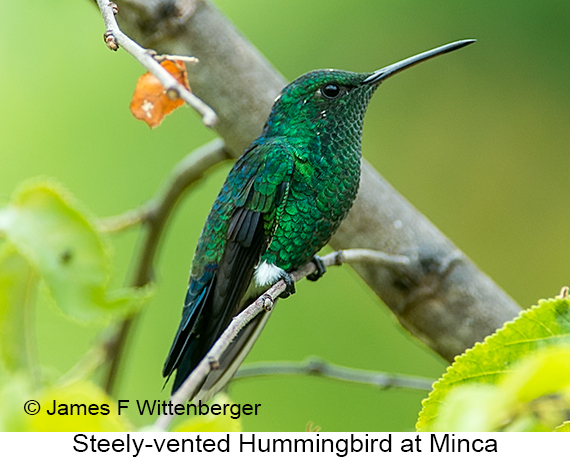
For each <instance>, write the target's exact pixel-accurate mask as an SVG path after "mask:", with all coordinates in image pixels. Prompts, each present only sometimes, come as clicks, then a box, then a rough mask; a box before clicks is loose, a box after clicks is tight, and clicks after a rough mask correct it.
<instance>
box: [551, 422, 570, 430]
mask: <svg viewBox="0 0 570 457" xmlns="http://www.w3.org/2000/svg"><path fill="white" fill-rule="evenodd" d="M554 431H555V432H570V421H566V422H564V423H562V424H560V425H559V426H558V427H556V428H555V429H554Z"/></svg>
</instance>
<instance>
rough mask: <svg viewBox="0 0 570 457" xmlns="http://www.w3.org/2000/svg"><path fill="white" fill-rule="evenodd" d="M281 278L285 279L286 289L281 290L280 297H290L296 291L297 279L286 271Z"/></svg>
mask: <svg viewBox="0 0 570 457" xmlns="http://www.w3.org/2000/svg"><path fill="white" fill-rule="evenodd" d="M281 279H282V280H283V281H285V291H283V292H281V295H279V297H280V298H288V297H290V296H291V295H293V294H294V293H295V292H296V289H295V281H293V278H291V275H290V274H289V273H284V274H283V275H282V276H281Z"/></svg>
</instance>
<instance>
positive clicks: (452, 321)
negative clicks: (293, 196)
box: [119, 0, 519, 360]
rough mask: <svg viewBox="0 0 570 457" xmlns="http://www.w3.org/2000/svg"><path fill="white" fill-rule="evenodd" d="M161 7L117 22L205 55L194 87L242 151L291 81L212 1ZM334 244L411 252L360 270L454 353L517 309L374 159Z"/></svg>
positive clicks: (132, 8) (149, 39)
mask: <svg viewBox="0 0 570 457" xmlns="http://www.w3.org/2000/svg"><path fill="white" fill-rule="evenodd" d="M190 3H191V4H192V8H191V10H189V9H188V7H187V6H188V4H190ZM163 6H164V5H163V2H162V0H123V1H122V2H121V14H120V15H119V20H120V21H122V22H121V23H122V25H123V27H124V28H125V29H127V28H128V30H129V31H130V33H131V34H132V35H133V36H137V37H138V39H139V41H140V42H143V43H147V44H152V46H154V47H155V48H157V49H159V50H160V52H167V53H177V54H188V55H194V56H196V57H198V58H199V60H200V63H199V64H197V65H195V66H193V68H192V72H191V73H190V74H189V79H190V84H191V86H192V88H193V90H194V91H195V93H196V94H198V95H199V96H200V97H201V98H202V99H203V100H205V101H207V103H208V104H209V105H210V106H212V107H213V108H214V109H215V110H216V113H217V114H218V117H219V122H218V124H217V125H216V130H217V132H218V133H219V134H220V136H221V137H222V138H223V139H224V140H225V142H226V144H227V145H228V147H229V148H231V150H232V154H233V155H234V156H238V155H239V154H241V152H242V151H243V150H244V148H245V147H246V146H247V145H248V144H249V143H250V142H251V141H252V140H253V139H254V138H255V136H256V135H258V134H259V133H260V131H261V128H262V126H263V123H264V121H265V119H266V117H267V114H268V113H269V109H270V107H271V104H272V102H273V99H274V98H275V96H276V95H277V94H278V92H279V91H280V90H281V88H282V87H283V86H284V84H285V81H284V79H283V78H282V77H281V76H280V74H279V73H278V72H277V71H276V70H275V69H274V68H272V67H271V65H270V64H269V63H268V62H267V61H266V60H265V59H264V58H263V56H261V54H260V53H259V52H258V51H257V50H256V49H255V48H254V47H253V46H252V45H251V44H250V43H249V42H248V41H247V40H246V39H245V38H244V37H243V36H242V35H241V34H240V33H239V32H238V31H237V30H236V29H235V28H234V27H233V25H232V24H231V23H230V22H229V21H228V20H227V19H226V18H225V17H224V16H223V15H222V13H220V11H218V10H217V9H216V8H215V7H214V6H213V5H212V4H211V3H209V2H208V1H206V0H195V1H192V2H188V1H186V0H178V1H173V2H171V6H172V8H171V11H172V14H171V15H170V16H167V17H165V15H164V14H160V13H163V12H164V8H163ZM228 82H231V84H229V83H228ZM381 90H382V89H381ZM365 153H366V151H365ZM369 153H370V152H369ZM331 244H332V246H333V247H334V248H335V249H346V248H351V247H359V248H367V249H372V250H376V251H382V252H387V253H390V254H394V255H405V256H406V257H408V258H409V259H410V263H409V264H408V265H406V266H402V267H401V268H399V269H393V268H379V267H378V266H377V265H375V266H371V265H369V264H362V265H356V266H355V270H356V271H357V272H358V273H359V274H360V275H361V276H362V277H363V278H364V280H365V281H366V282H367V283H368V285H369V286H370V287H371V288H372V289H373V290H374V291H375V292H376V294H377V295H378V296H379V297H380V298H381V299H382V300H383V301H384V303H386V305H388V306H389V307H390V309H391V310H392V311H393V312H394V314H395V315H396V316H397V318H398V319H399V321H400V322H401V323H402V325H403V326H404V327H405V328H407V329H408V330H409V331H410V332H411V333H413V334H414V335H415V336H416V337H418V338H420V339H421V340H422V341H424V342H425V343H426V344H427V345H428V346H430V347H431V348H432V349H434V350H435V351H436V352H438V353H439V354H440V355H441V356H443V357H444V358H446V359H447V360H452V359H453V357H454V356H455V355H457V354H460V353H461V352H463V351H464V350H465V349H466V348H468V347H471V346H472V345H473V344H474V343H475V342H477V341H482V340H483V339H484V338H485V336H487V335H489V334H490V333H492V332H493V331H494V330H495V329H497V328H498V327H500V326H501V325H502V324H503V323H504V322H505V321H507V320H510V319H512V318H513V317H514V316H515V315H516V314H517V313H518V312H519V307H518V306H517V304H516V303H514V302H513V300H512V299H511V298H510V297H509V296H508V295H507V294H506V293H505V292H504V291H503V290H501V289H500V288H499V287H498V286H497V285H496V284H495V283H493V281H491V280H490V279H489V278H488V277H487V276H486V275H485V274H484V273H482V272H481V271H480V270H478V269H477V267H476V266H475V265H474V264H473V262H471V260H469V259H468V258H467V257H466V256H465V255H464V254H463V253H462V252H461V251H459V250H458V249H457V248H456V247H455V246H454V245H453V243H452V242H451V241H449V240H448V239H447V238H446V237H445V236H444V235H443V234H442V233H441V232H440V231H439V230H438V229H437V228H436V227H435V226H434V225H433V224H431V223H430V222H429V221H428V220H427V219H426V218H425V217H424V216H423V215H422V214H420V213H419V212H418V211H417V210H416V209H415V208H414V207H413V206H412V205H411V204H410V203H409V202H408V201H406V200H405V199H404V198H403V197H402V196H401V195H400V194H399V193H398V192H397V191H395V190H394V189H393V188H392V187H391V186H390V185H389V184H388V183H387V182H386V181H385V180H384V179H383V178H382V177H381V176H380V175H379V174H378V173H377V172H376V171H375V170H374V169H373V168H372V167H371V166H370V165H369V164H368V163H367V162H366V161H363V166H362V180H361V186H360V191H359V195H358V198H357V200H356V202H355V205H354V207H353V209H352V210H351V212H350V214H349V216H348V218H347V220H346V221H344V222H343V224H342V226H341V228H340V230H339V231H338V233H337V234H336V235H335V237H334V238H333V240H332V241H331Z"/></svg>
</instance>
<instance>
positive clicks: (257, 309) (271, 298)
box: [153, 249, 406, 430]
mask: <svg viewBox="0 0 570 457" xmlns="http://www.w3.org/2000/svg"><path fill="white" fill-rule="evenodd" d="M377 254H382V253H374V252H369V251H367V250H365V249H355V250H354V252H353V251H337V252H332V253H330V254H327V255H325V256H323V257H321V260H322V262H323V264H324V265H325V267H330V266H333V265H342V264H343V263H344V262H346V261H347V259H350V260H351V261H352V262H364V261H373V262H379V263H380V264H382V265H384V266H385V265H390V268H399V267H401V266H402V263H403V262H404V263H405V261H406V260H405V258H403V257H402V256H389V255H377ZM315 270H316V266H315V264H314V263H313V262H309V263H307V264H306V265H304V266H302V267H301V268H299V269H298V270H296V271H293V272H292V273H290V276H291V279H292V280H293V282H298V281H300V280H301V279H303V278H304V277H306V276H308V275H310V274H311V273H313V272H314V271H315ZM285 289H286V285H285V281H284V280H280V281H278V282H276V283H275V284H274V285H273V286H272V287H270V288H269V289H268V290H267V291H266V292H265V293H264V294H262V295H261V296H260V297H259V298H258V299H257V300H255V301H254V302H253V303H252V304H251V305H249V306H248V307H247V308H245V309H244V310H243V311H242V312H241V313H239V314H238V315H237V316H235V317H234V318H233V319H232V321H231V322H230V325H228V327H227V328H226V330H225V331H224V333H222V335H221V336H220V337H219V338H218V339H217V340H216V342H215V343H214V345H213V346H212V348H211V349H210V350H209V351H208V353H207V354H206V355H205V356H204V358H203V359H202V360H201V361H200V363H199V364H198V365H197V366H196V368H195V369H194V370H193V371H192V373H190V376H188V378H186V380H185V381H184V383H183V384H182V385H181V386H180V388H179V389H178V390H177V391H176V392H175V393H174V394H173V395H172V396H171V397H170V402H171V403H172V404H173V405H174V406H176V405H181V404H183V403H186V402H187V401H188V400H189V398H190V395H192V392H194V391H196V389H197V388H198V386H200V385H201V384H202V382H204V380H205V379H206V377H207V376H208V374H210V372H211V371H212V370H213V369H214V368H215V367H217V366H218V365H219V360H220V359H221V357H222V355H223V354H224V353H225V352H226V350H227V349H228V348H229V346H230V344H231V343H232V341H233V340H234V339H235V338H236V337H237V336H238V335H239V333H240V332H241V331H242V330H243V329H244V328H245V327H246V326H247V324H249V323H250V322H251V321H252V320H253V319H254V318H255V316H257V315H258V314H259V313H261V312H262V311H270V310H272V309H273V307H274V306H275V300H277V297H279V295H281V293H283V292H284V291H285ZM173 419H174V416H170V415H163V416H160V417H159V418H158V419H157V420H156V422H155V423H154V425H153V429H155V430H166V429H167V428H168V426H169V425H170V423H171V422H172V420H173Z"/></svg>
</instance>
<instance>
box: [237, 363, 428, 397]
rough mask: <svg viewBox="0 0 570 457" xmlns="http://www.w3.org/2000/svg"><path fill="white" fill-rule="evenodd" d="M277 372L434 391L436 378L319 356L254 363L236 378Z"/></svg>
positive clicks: (278, 373)
mask: <svg viewBox="0 0 570 457" xmlns="http://www.w3.org/2000/svg"><path fill="white" fill-rule="evenodd" d="M275 375H304V376H318V377H323V378H330V379H338V380H340V381H347V382H356V383H359V384H368V385H371V386H374V387H380V388H382V389H391V388H393V387H400V388H406V389H417V390H426V391H430V390H431V388H432V384H433V383H434V382H435V380H434V379H427V378H423V377H420V376H411V375H401V374H394V373H384V372H380V371H369V370H357V369H355V368H347V367H343V366H340V365H334V364H332V363H329V362H327V361H325V360H322V359H320V358H317V357H311V358H308V359H307V360H305V361H303V362H260V363H250V364H247V365H245V366H243V367H242V368H240V369H239V370H238V372H237V373H236V374H235V376H234V377H233V380H234V381H236V380H239V379H248V378H256V377H260V376H275Z"/></svg>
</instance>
